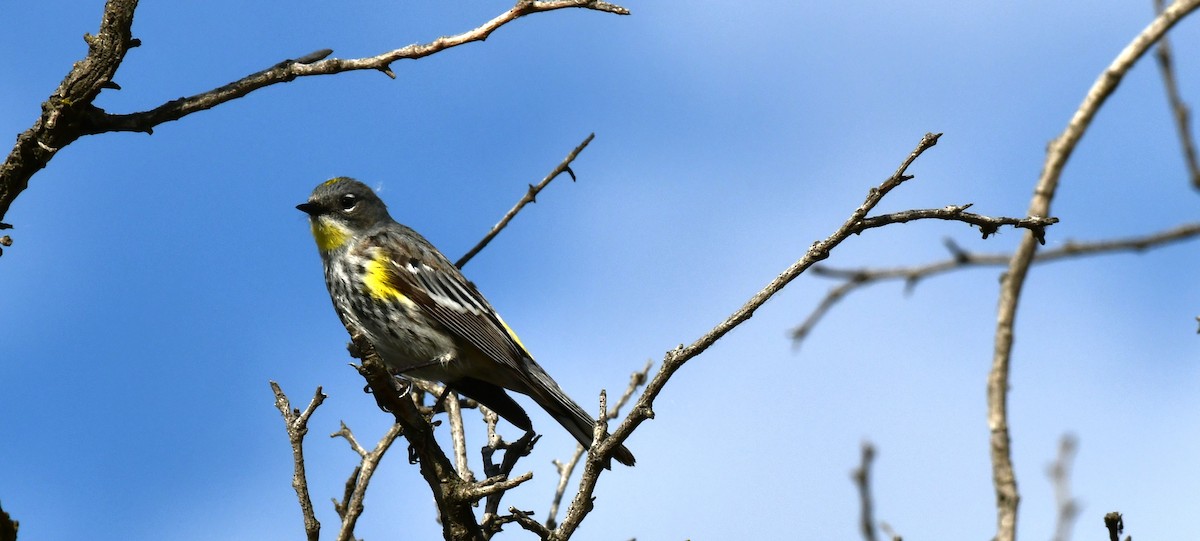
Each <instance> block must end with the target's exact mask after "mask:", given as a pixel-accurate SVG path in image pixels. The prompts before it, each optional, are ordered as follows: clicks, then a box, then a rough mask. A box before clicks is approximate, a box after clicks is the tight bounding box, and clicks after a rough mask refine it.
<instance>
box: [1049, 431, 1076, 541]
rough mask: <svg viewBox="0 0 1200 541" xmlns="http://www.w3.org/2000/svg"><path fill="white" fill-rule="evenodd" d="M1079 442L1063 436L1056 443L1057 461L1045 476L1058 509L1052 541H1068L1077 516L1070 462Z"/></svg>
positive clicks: (1073, 458) (1066, 435)
mask: <svg viewBox="0 0 1200 541" xmlns="http://www.w3.org/2000/svg"><path fill="white" fill-rule="evenodd" d="M1078 448H1079V442H1078V440H1076V439H1075V437H1074V436H1072V435H1070V434H1063V437H1062V439H1061V440H1059V442H1058V459H1056V460H1055V461H1054V463H1053V464H1051V465H1050V467H1049V468H1048V471H1047V472H1046V473H1047V475H1049V476H1050V481H1051V482H1053V483H1054V500H1055V503H1056V507H1058V520H1057V522H1056V523H1055V525H1054V541H1070V540H1071V528H1072V527H1073V526H1074V525H1075V518H1076V517H1078V516H1079V502H1077V501H1075V498H1072V497H1071V462H1072V461H1074V460H1075V451H1076V450H1077V449H1078Z"/></svg>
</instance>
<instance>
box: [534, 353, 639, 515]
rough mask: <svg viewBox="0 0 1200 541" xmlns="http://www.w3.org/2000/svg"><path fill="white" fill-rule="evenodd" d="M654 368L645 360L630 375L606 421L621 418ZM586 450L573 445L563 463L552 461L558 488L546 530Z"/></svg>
mask: <svg viewBox="0 0 1200 541" xmlns="http://www.w3.org/2000/svg"><path fill="white" fill-rule="evenodd" d="M652 366H654V361H653V360H647V361H646V366H645V367H644V368H642V369H641V370H639V371H637V372H634V373H633V374H630V376H629V385H627V386H626V387H625V393H624V394H622V395H621V398H620V399H619V400H617V404H616V405H615V406H613V407H611V408H609V410H608V419H609V420H612V419H616V418H618V417H620V416H621V408H623V407H625V404H627V403H629V400H630V399H632V398H633V393H635V392H637V390H638V389H640V388H641V387H642V385H645V384H646V380H647V379H648V378H649V377H650V367H652ZM585 452H587V449H585V448H584V447H583V445H580V444H578V443H577V444H575V452H574V453H572V454H571V458H570V459H569V460H567V461H566V462H565V463H564V462H559V461H558V460H555V461H554V468H555V469H556V470H558V486H557V487H555V489H554V499H553V500H551V501H550V510H549V511H548V512H547V513H546V528H547V529H550V530H553V529H554V527H555V526H556V524H557V520H558V518H557V517H558V506H559V505H561V504H562V499H563V495H564V494H566V492H567V483H568V482H570V480H571V475H572V474H573V473H574V472H575V466H576V465H577V464H579V460H580V459H581V458H583V454H584V453H585Z"/></svg>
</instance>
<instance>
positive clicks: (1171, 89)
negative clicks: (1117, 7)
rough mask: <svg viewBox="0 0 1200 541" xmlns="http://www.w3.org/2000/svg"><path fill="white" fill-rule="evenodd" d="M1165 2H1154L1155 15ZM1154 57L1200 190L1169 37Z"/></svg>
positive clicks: (1188, 114)
mask: <svg viewBox="0 0 1200 541" xmlns="http://www.w3.org/2000/svg"><path fill="white" fill-rule="evenodd" d="M1162 11H1163V0H1154V13H1156V14H1161V13H1162ZM1154 53H1155V54H1154V57H1155V59H1156V60H1158V70H1159V72H1160V73H1161V74H1162V79H1163V88H1164V89H1166V91H1167V102H1168V103H1169V104H1170V105H1171V112H1172V114H1173V116H1174V117H1175V129H1176V131H1177V132H1178V133H1179V143H1180V145H1182V146H1183V160H1184V163H1186V164H1187V168H1188V176H1190V177H1191V178H1192V187H1193V188H1196V189H1197V190H1200V163H1197V160H1196V143H1195V142H1193V141H1192V126H1191V124H1192V122H1191V117H1192V115H1191V111H1189V109H1188V106H1187V104H1186V103H1184V102H1183V98H1181V97H1180V96H1179V84H1178V83H1176V82H1175V67H1174V66H1175V62H1174V60H1172V54H1171V42H1170V40H1168V39H1167V36H1165V35H1164V36H1163V37H1162V39H1160V40H1159V41H1158V47H1157V48H1155V51H1154Z"/></svg>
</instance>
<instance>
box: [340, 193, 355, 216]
mask: <svg viewBox="0 0 1200 541" xmlns="http://www.w3.org/2000/svg"><path fill="white" fill-rule="evenodd" d="M338 204H339V205H341V206H342V210H344V211H346V212H350V211H352V210H354V207H355V206H357V205H358V197H357V196H355V195H354V194H352V193H348V194H346V195H343V196H342V198H341V199H339V200H338Z"/></svg>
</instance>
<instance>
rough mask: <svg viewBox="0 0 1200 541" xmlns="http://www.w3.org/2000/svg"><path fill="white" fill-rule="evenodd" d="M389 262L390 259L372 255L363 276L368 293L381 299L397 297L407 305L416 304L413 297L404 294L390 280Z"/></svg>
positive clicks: (396, 298)
mask: <svg viewBox="0 0 1200 541" xmlns="http://www.w3.org/2000/svg"><path fill="white" fill-rule="evenodd" d="M389 264H390V262H389V261H387V260H386V259H381V258H379V257H378V256H376V257H372V258H371V260H370V261H368V262H367V265H366V275H365V276H363V285H365V286H366V287H367V294H368V295H370V296H371V297H374V298H376V299H379V300H388V299H395V300H398V301H400V302H401V303H402V304H405V305H414V304H415V303H414V302H413V301H412V299H409V298H408V297H406V296H404V293H401V292H400V290H399V289H396V288H395V286H393V285H392V284H391V282H389V281H388V265H389Z"/></svg>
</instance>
